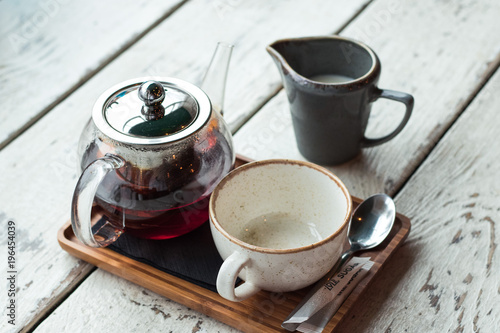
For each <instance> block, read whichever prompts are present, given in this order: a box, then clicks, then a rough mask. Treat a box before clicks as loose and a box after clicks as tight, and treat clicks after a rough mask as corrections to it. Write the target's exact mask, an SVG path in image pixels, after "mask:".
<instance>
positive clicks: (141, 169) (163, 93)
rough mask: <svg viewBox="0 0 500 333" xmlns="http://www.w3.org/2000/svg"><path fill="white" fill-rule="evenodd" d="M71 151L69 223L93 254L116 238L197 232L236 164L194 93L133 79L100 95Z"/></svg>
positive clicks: (219, 122)
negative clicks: (76, 160) (74, 173)
mask: <svg viewBox="0 0 500 333" xmlns="http://www.w3.org/2000/svg"><path fill="white" fill-rule="evenodd" d="M78 152H79V156H80V167H81V171H82V174H81V177H80V179H79V181H78V183H77V186H76V188H75V192H74V195H73V201H72V209H71V222H72V226H73V230H74V232H75V235H76V236H77V237H78V239H79V240H80V241H82V242H83V243H84V244H86V245H89V246H93V247H101V246H106V245H109V244H111V243H112V242H114V241H115V240H116V239H117V238H118V237H119V236H120V235H121V234H122V233H123V232H127V233H130V234H132V235H135V236H138V237H141V238H148V239H167V238H172V237H176V236H180V235H183V234H185V233H188V232H189V231H191V230H193V229H195V228H197V227H199V226H200V225H201V224H203V223H204V222H205V221H207V220H208V200H209V196H210V194H211V193H212V191H213V189H214V187H215V186H216V185H217V183H218V182H219V181H220V180H221V179H222V178H223V177H224V176H225V175H226V174H227V173H228V172H229V171H230V170H231V168H232V167H233V164H234V160H235V155H234V151H233V145H232V138H231V133H230V131H229V129H228V127H227V125H226V123H225V122H224V120H223V118H222V115H221V114H220V112H219V111H218V110H217V109H216V108H214V107H212V103H211V101H210V100H209V98H208V96H207V95H206V94H205V93H204V92H203V91H202V90H201V89H200V88H198V87H196V86H194V85H192V84H190V83H187V82H185V81H182V80H178V79H174V78H161V79H159V80H158V81H150V80H149V78H139V79H135V80H130V81H126V82H123V83H121V84H119V85H117V86H115V87H112V88H111V89H109V90H108V91H106V92H105V93H104V94H103V95H102V96H101V97H100V98H99V99H98V100H97V102H96V104H95V106H94V110H93V113H92V119H91V120H90V121H89V122H88V123H87V125H86V127H85V129H84V131H83V133H82V135H81V137H80V141H79V146H78Z"/></svg>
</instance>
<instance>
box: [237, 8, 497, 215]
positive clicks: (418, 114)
mask: <svg viewBox="0 0 500 333" xmlns="http://www.w3.org/2000/svg"><path fill="white" fill-rule="evenodd" d="M430 9H431V10H430ZM424 12H425V14H423V13H424ZM498 12H500V4H499V3H498V2H497V1H494V0H489V1H481V2H479V1H477V2H474V5H470V6H469V2H468V1H453V2H441V3H435V2H433V1H430V0H429V1H419V2H418V4H417V3H414V2H410V1H403V2H391V1H377V2H375V3H373V4H372V5H370V6H369V7H368V8H367V9H366V10H365V11H363V13H361V15H359V16H358V17H357V18H356V19H355V20H354V21H353V22H352V23H351V24H350V25H349V26H348V27H347V28H346V29H345V30H344V31H342V33H341V35H344V36H347V37H352V38H355V39H358V40H361V41H363V42H365V43H366V44H368V45H369V46H371V47H372V48H373V49H374V50H375V52H376V53H377V54H378V56H379V58H380V59H381V62H382V76H381V80H380V87H381V88H389V89H394V90H400V91H405V92H408V93H411V94H413V95H414V97H415V101H416V104H415V109H414V111H413V115H412V117H411V119H410V121H409V123H408V124H407V126H406V128H405V129H404V130H403V131H402V132H401V133H400V134H399V135H398V136H397V137H396V138H395V139H393V140H392V141H390V142H388V143H386V144H384V145H382V146H378V147H375V148H369V149H365V150H364V151H363V152H362V154H360V155H359V156H358V157H357V158H355V159H354V160H352V161H351V162H348V163H345V164H343V165H339V166H335V167H330V170H332V171H333V172H334V173H336V174H337V175H338V176H339V177H340V178H341V179H343V180H344V181H345V183H346V186H347V187H348V189H349V190H350V191H351V193H352V194H353V195H355V196H358V197H362V198H364V197H367V196H369V195H371V194H373V193H377V192H386V193H389V194H394V193H396V191H397V190H398V189H399V188H400V187H401V186H402V184H404V182H405V181H406V180H407V179H408V177H409V175H411V174H412V172H413V171H414V170H415V168H416V167H417V166H418V165H419V164H420V162H421V161H422V159H423V158H424V157H425V156H426V155H427V154H428V153H429V151H430V150H431V149H432V147H433V146H434V145H435V143H436V141H437V140H439V138H440V137H441V135H442V134H443V132H444V131H446V129H447V128H448V127H449V126H450V124H451V123H452V122H453V121H454V120H455V118H456V117H457V116H458V115H459V114H460V112H461V111H462V110H463V108H464V107H465V106H466V105H467V103H468V101H469V100H470V98H471V97H473V96H474V95H475V94H476V92H477V89H479V88H480V87H481V85H482V84H483V82H484V81H485V80H486V79H487V78H488V77H489V75H490V74H491V72H492V71H493V70H494V69H496V68H497V67H498V65H499V63H500V57H499V55H498V45H499V44H500V35H498V34H497V35H491V34H489V33H487V31H497V30H500V20H498V16H497V15H496V13H498ZM274 72H275V73H277V69H274ZM269 75H274V74H272V73H270V74H269ZM276 75H277V74H276ZM400 108H401V105H400V104H399V103H394V102H389V101H378V102H375V103H374V108H373V111H372V116H371V119H370V123H369V128H368V135H369V136H372V137H375V136H379V135H381V134H383V133H388V132H389V131H390V129H391V128H393V127H395V125H396V124H397V123H398V122H399V119H401V117H402V112H401V111H400V110H402V109H400ZM391 126H392V127H391ZM235 145H236V149H237V151H239V152H240V153H241V154H243V155H247V156H249V157H251V158H253V159H265V158H276V157H283V158H292V159H299V160H303V159H304V157H302V155H301V154H300V153H299V152H298V149H297V146H296V143H295V137H294V133H293V129H292V126H291V116H290V113H289V107H288V101H287V98H286V95H285V93H284V92H283V91H281V92H280V93H279V94H278V95H277V96H276V97H275V98H273V99H272V100H271V101H270V102H269V103H268V104H266V105H265V106H264V107H263V108H262V110H261V111H259V112H258V114H257V115H255V116H254V117H253V118H252V119H251V120H250V121H249V122H248V123H247V124H245V126H243V127H242V128H241V129H240V130H239V131H238V132H237V134H236V135H235ZM403 213H404V211H403Z"/></svg>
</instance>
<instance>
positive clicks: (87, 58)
mask: <svg viewBox="0 0 500 333" xmlns="http://www.w3.org/2000/svg"><path fill="white" fill-rule="evenodd" d="M180 3H182V0H169V1H161V0H155V1H132V0H127V1H121V0H113V1H102V2H99V3H93V4H90V5H89V3H88V1H81V0H80V1H67V0H46V1H38V2H36V3H32V4H30V5H27V4H26V3H24V2H21V1H15V0H5V1H2V2H0V49H1V50H2V52H0V82H2V84H1V85H0V100H2V111H1V112H0V148H2V147H3V146H4V145H5V144H7V143H8V142H9V141H11V140H12V139H14V138H15V137H16V136H17V135H18V133H20V132H21V131H22V130H24V128H26V127H27V126H29V125H31V124H32V123H34V122H35V121H36V120H37V119H38V118H40V117H41V116H42V115H43V114H45V113H46V112H47V111H49V110H50V109H51V108H52V107H53V106H54V105H55V104H57V103H58V102H60V101H61V100H62V99H64V98H66V97H67V96H68V95H69V94H71V92H72V91H74V90H75V89H77V88H78V87H79V86H80V85H81V84H82V83H84V82H85V81H86V80H87V79H88V78H89V77H91V76H92V75H93V74H94V73H95V72H96V71H98V70H99V69H100V68H101V67H102V66H105V65H106V64H107V62H109V61H110V60H112V59H113V58H114V57H116V55H117V54H119V53H121V52H122V51H123V50H124V49H126V48H127V47H128V46H129V45H130V44H131V43H134V42H135V40H136V39H137V38H139V37H140V36H141V35H142V33H143V32H144V31H145V30H147V29H149V28H150V27H151V26H155V25H156V24H157V23H158V21H161V20H162V19H164V18H165V17H166V16H167V15H168V14H169V13H170V12H171V11H172V10H173V9H175V8H176V7H177V6H178V5H179V4H180ZM26 88H28V89H26Z"/></svg>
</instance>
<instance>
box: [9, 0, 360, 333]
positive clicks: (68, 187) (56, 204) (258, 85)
mask: <svg viewBox="0 0 500 333" xmlns="http://www.w3.org/2000/svg"><path fill="white" fill-rule="evenodd" d="M364 3H365V2H364V1H356V2H354V1H353V2H349V4H340V3H325V2H323V1H317V2H315V3H312V2H308V3H305V2H300V1H296V2H290V1H286V2H280V3H273V5H269V4H268V2H266V1H260V2H257V1H252V2H237V1H229V2H223V3H222V4H223V5H224V7H217V6H215V5H216V4H218V3H214V2H212V1H192V2H188V3H187V4H185V5H183V6H182V7H181V8H180V9H178V10H177V11H176V12H175V13H174V14H173V15H172V16H171V17H169V18H168V19H167V20H166V21H165V22H163V23H162V24H160V25H158V26H157V27H156V28H155V29H154V30H152V31H151V32H150V33H148V34H147V35H146V36H145V37H144V38H143V39H141V40H140V41H139V42H138V43H136V44H135V45H134V46H133V47H131V48H130V49H128V50H127V51H126V52H125V53H124V54H123V55H121V56H119V57H118V58H117V59H116V60H114V61H113V62H111V63H110V64H109V65H108V66H106V67H105V68H103V69H102V70H101V71H100V72H99V73H98V74H97V75H95V76H94V77H93V78H92V79H91V80H89V81H88V82H86V83H85V84H83V85H82V87H80V88H79V89H77V90H76V91H75V92H74V93H72V94H71V96H69V97H68V98H67V99H65V100H64V101H62V102H61V103H60V104H58V105H57V106H56V107H55V108H54V109H53V110H51V111H50V112H49V113H48V114H47V115H46V116H44V117H43V118H42V119H40V120H39V121H38V122H37V123H35V124H34V125H33V126H32V127H31V128H29V129H28V130H27V131H26V132H25V133H24V134H23V135H21V136H19V137H18V138H17V139H16V140H15V141H14V142H12V143H11V144H9V145H8V146H6V147H5V148H4V149H3V150H2V151H0V170H2V172H1V173H0V184H2V191H0V202H1V203H2V205H1V207H0V213H1V214H0V220H1V223H2V225H4V223H6V221H8V220H14V221H15V222H16V223H17V225H18V228H17V230H18V237H19V249H20V253H19V254H18V261H19V265H20V269H19V282H18V283H19V284H18V285H19V288H20V290H19V293H18V304H20V307H21V309H22V310H20V312H19V317H18V325H17V326H16V328H17V329H19V328H22V327H26V329H29V328H30V327H32V326H33V325H35V324H36V323H37V321H38V320H39V319H40V318H42V317H43V316H44V315H46V314H47V311H49V312H50V311H52V309H51V307H53V306H55V305H57V303H58V302H60V301H61V300H62V299H64V297H66V296H67V294H68V293H69V292H70V291H71V288H73V287H74V286H75V284H78V283H79V282H80V281H81V280H82V279H83V278H84V276H85V275H86V274H87V273H88V272H89V270H90V269H91V266H90V265H87V264H85V263H82V262H80V261H78V260H76V259H74V258H73V257H71V256H70V255H68V254H67V253H65V252H64V251H63V250H61V249H60V248H59V246H58V244H57V242H56V233H57V230H58V229H59V228H60V227H61V226H62V224H63V223H64V222H65V221H67V219H68V218H69V210H70V200H71V195H72V192H73V189H74V186H75V184H76V179H77V172H76V164H77V156H76V144H77V141H78V136H79V133H80V132H81V130H82V129H83V126H84V124H85V122H86V121H87V119H88V118H89V117H90V112H91V109H92V105H93V103H94V101H95V99H96V98H97V97H98V96H99V95H100V94H101V93H102V92H103V91H104V90H105V89H107V88H108V87H110V86H111V85H113V84H116V83H117V82H120V81H122V80H125V79H130V78H132V77H137V76H144V75H154V74H159V75H172V76H177V77H181V78H185V79H187V80H191V81H197V80H198V78H199V77H201V76H202V74H203V72H204V70H205V68H206V66H207V65H208V62H209V61H210V57H211V53H212V52H213V49H214V48H215V44H216V42H217V41H218V40H226V41H229V42H234V43H235V44H236V49H235V51H234V58H233V62H232V65H231V72H230V74H229V78H228V80H229V87H228V90H227V93H226V98H227V103H226V111H227V114H228V119H229V122H230V125H231V126H232V128H236V127H237V126H239V124H240V123H242V122H244V121H245V119H247V118H248V117H249V116H250V115H251V114H252V113H253V112H255V111H256V110H257V109H258V108H259V106H260V105H262V104H263V102H264V101H266V100H267V99H269V97H270V96H271V95H272V94H274V93H275V91H276V89H278V87H279V86H280V82H279V79H278V77H277V76H274V77H273V76H268V75H266V73H268V72H271V70H274V69H273V67H272V66H274V64H273V63H272V61H271V59H270V58H268V55H267V53H266V52H265V45H267V44H268V43H270V42H272V41H273V40H275V39H278V38H282V37H286V36H290V35H296V36H298V35H302V34H306V35H311V34H326V33H332V32H334V31H336V30H337V29H339V28H340V27H341V26H342V25H343V24H345V23H346V22H347V21H348V20H349V18H350V17H351V16H352V15H354V14H355V13H357V11H358V10H360V9H361V8H362V7H363V5H364ZM219 5H220V4H219ZM221 8H222V9H221ZM313 8H316V9H317V8H321V11H320V13H322V14H321V15H323V16H322V19H318V13H317V12H316V10H315V9H313ZM332 13H333V14H332ZM332 15H333V17H334V18H335V20H332ZM186 22H189V25H188V27H186V30H185V31H184V30H182V31H181V30H180V29H179V27H185V26H186ZM68 38H70V37H68ZM158 41H161V43H160V44H159V43H158ZM61 68H65V67H61ZM61 70H62V69H61ZM2 114H3V113H2ZM4 189H8V191H6V190H4ZM4 235H5V230H4V229H2V230H0V237H1V240H0V244H3V243H2V242H4V240H5V237H4ZM102 274H103V273H102V272H100V271H97V272H96V273H94V274H92V275H91V279H93V280H97V281H98V280H100V279H103V278H106V279H107V277H106V275H102ZM103 276H104V277H103ZM87 281H89V282H87ZM113 281H117V282H116V283H115V282H113V283H114V284H115V285H116V286H117V287H119V286H122V287H121V288H123V289H124V290H136V291H140V292H138V293H137V294H141V292H142V288H140V287H137V286H133V285H131V284H130V283H128V282H126V281H124V280H121V279H114V280H113ZM87 283H88V284H89V286H93V283H94V282H92V280H85V282H84V283H83V284H82V285H80V286H79V287H78V289H77V290H80V288H82V287H83V288H86V287H84V285H86V284H87ZM89 288H90V289H91V291H90V292H89V293H85V292H82V293H76V294H72V295H71V296H70V299H68V300H67V301H65V302H64V303H63V304H62V306H61V307H59V309H60V310H59V316H55V315H54V316H49V317H48V318H47V319H46V320H45V321H44V323H43V324H42V326H40V328H39V330H43V329H47V330H55V329H57V328H58V327H59V325H60V322H61V321H64V322H71V321H77V320H76V319H75V318H73V317H74V316H80V315H81V313H88V312H89V311H93V312H101V311H106V312H107V311H110V312H109V317H107V318H108V319H107V320H108V322H106V324H109V325H111V323H115V322H116V323H118V325H120V322H121V320H122V319H123V317H124V316H130V317H131V318H133V317H132V316H131V314H130V313H123V312H121V311H120V308H119V307H115V308H114V310H113V309H109V310H108V308H109V305H108V301H109V299H107V298H103V299H101V298H97V299H96V298H95V295H99V294H100V293H101V292H102V290H101V287H89ZM82 290H83V289H82ZM131 294H135V292H133V291H131ZM73 295H74V296H73ZM79 295H80V296H82V297H87V300H85V301H83V300H81V299H79V297H80V296H79ZM120 295H121V294H120ZM121 296H122V297H125V299H128V298H129V297H131V296H130V294H125V295H121ZM151 297H152V299H156V298H158V296H156V295H153V296H151ZM152 299H147V298H146V301H147V302H150V301H151V302H152ZM87 301H88V302H89V303H86V302H87ZM111 301H112V302H114V301H115V300H111ZM146 301H144V302H146ZM74 302H76V303H74ZM96 302H97V303H96ZM98 302H102V303H98ZM117 302H118V301H117ZM138 302H142V301H138ZM162 302H164V306H165V309H168V311H172V312H173V313H177V312H176V311H177V309H183V310H182V311H187V310H186V308H184V307H182V306H179V305H176V304H172V303H170V302H168V301H167V300H165V299H163V298H162ZM21 304H22V306H21ZM79 304H80V305H81V304H93V307H92V309H86V308H85V309H83V308H81V307H80V305H79ZM99 304H103V305H102V306H104V307H101V305H99ZM104 304H105V305H104ZM141 304H146V303H141ZM147 304H149V303H147ZM68 308H75V309H76V308H79V309H80V310H79V311H72V310H71V316H70V314H69V313H67V312H65V311H67V309H68ZM135 310H136V311H135V312H134V315H133V316H136V317H137V318H140V317H141V316H142V315H141V311H151V309H150V308H147V307H138V308H137V309H135ZM162 311H164V310H162ZM148 316H149V315H147V314H146V315H145V318H149V317H148ZM210 320H211V319H207V320H204V322H205V324H204V325H209V327H210V325H212V324H209V322H210ZM153 321H154V320H153ZM212 322H215V321H213V320H212ZM90 324H93V325H94V324H96V322H90ZM102 324H104V323H98V325H102ZM149 324H151V325H153V326H154V325H155V324H154V322H150V323H145V325H149ZM169 325H174V324H173V323H172V322H169V324H167V326H169ZM172 327H174V326H172ZM175 327H176V330H186V331H190V330H191V328H192V327H189V326H183V322H182V321H179V323H178V324H176V325H175ZM128 328H130V327H129V322H128V321H124V324H123V326H121V330H122V331H128ZM10 329H11V327H9V326H7V323H6V322H5V321H0V331H2V332H3V331H5V330H10Z"/></svg>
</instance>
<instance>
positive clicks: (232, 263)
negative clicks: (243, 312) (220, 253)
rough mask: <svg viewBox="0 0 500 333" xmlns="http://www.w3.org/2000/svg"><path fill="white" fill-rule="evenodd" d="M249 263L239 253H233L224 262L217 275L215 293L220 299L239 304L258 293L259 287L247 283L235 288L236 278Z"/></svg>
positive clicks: (245, 257) (244, 256)
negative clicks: (217, 293)
mask: <svg viewBox="0 0 500 333" xmlns="http://www.w3.org/2000/svg"><path fill="white" fill-rule="evenodd" d="M249 261H250V259H249V258H248V257H247V256H246V255H244V254H242V253H240V252H233V253H232V254H231V255H230V256H229V257H228V258H227V259H226V260H224V263H223V264H222V266H221V267H220V270H219V274H218V275H217V291H218V292H219V294H220V295H221V296H222V297H224V298H225V299H228V300H230V301H233V302H241V301H243V300H245V299H247V298H249V297H250V296H252V295H254V294H256V293H257V292H259V291H260V288H259V287H257V286H256V285H254V284H253V283H251V282H248V281H246V282H243V283H242V284H240V285H239V286H238V287H235V284H236V278H237V277H238V275H239V274H240V272H241V270H242V269H243V268H244V267H245V266H246V265H247V264H248V262H249Z"/></svg>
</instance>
